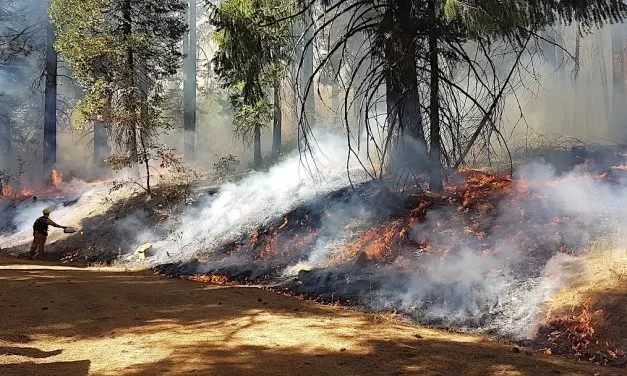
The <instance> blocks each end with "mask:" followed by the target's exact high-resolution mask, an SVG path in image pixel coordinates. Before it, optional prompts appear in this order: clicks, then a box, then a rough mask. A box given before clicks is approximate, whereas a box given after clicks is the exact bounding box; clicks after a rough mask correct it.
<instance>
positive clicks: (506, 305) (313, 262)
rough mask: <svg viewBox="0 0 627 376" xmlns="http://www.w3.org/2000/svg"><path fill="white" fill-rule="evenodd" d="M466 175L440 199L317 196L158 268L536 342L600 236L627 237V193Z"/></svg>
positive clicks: (532, 168) (542, 169)
mask: <svg viewBox="0 0 627 376" xmlns="http://www.w3.org/2000/svg"><path fill="white" fill-rule="evenodd" d="M462 176H463V177H464V179H462V183H461V184H459V185H457V186H449V187H447V190H446V192H445V194H443V195H433V194H428V193H426V194H420V193H419V191H415V192H408V191H395V190H394V189H390V187H389V186H385V185H384V184H383V183H378V184H374V183H370V184H369V185H367V186H364V187H367V188H364V189H362V190H361V191H358V192H357V193H354V194H353V193H348V192H346V191H344V193H343V194H338V195H334V194H329V195H326V196H322V197H318V198H316V199H315V200H313V201H309V202H308V203H307V204H306V205H301V206H299V207H298V208H297V209H295V210H292V211H290V212H288V213H287V214H285V215H284V216H281V217H279V218H276V219H275V220H273V221H270V222H266V223H265V224H264V225H262V226H259V227H257V228H255V229H254V230H252V231H250V232H246V231H244V233H243V234H242V235H241V236H240V237H239V238H238V240H236V241H230V242H226V243H225V244H222V245H220V246H219V247H215V248H212V249H211V251H208V252H198V253H197V255H198V257H197V259H196V260H195V261H194V262H192V263H186V262H180V263H170V264H168V265H163V266H160V267H158V268H157V270H158V271H159V272H162V273H164V274H168V275H195V274H207V275H221V276H226V277H228V279H229V280H232V281H236V282H239V283H256V284H262V285H266V286H271V287H272V288H273V289H275V290H277V291H282V292H285V293H289V294H293V295H299V296H304V297H307V298H311V299H315V300H319V301H324V302H328V303H335V302H340V303H342V304H352V305H357V306H360V307H364V308H366V309H368V310H375V311H379V310H394V311H396V312H402V313H405V314H406V315H407V316H409V317H412V318H413V319H415V320H417V321H419V322H421V323H424V324H429V325H437V326H444V327H453V328H455V329H457V330H472V331H481V332H489V333H493V334H497V335H500V336H503V337H507V338H510V339H517V340H522V339H528V338H531V337H532V336H533V334H534V330H535V328H536V327H537V325H538V323H539V321H540V318H541V316H542V309H543V304H544V303H545V302H546V301H547V299H550V297H551V296H552V294H553V293H554V292H555V291H557V290H558V289H560V288H562V287H564V286H567V285H568V284H569V283H571V282H572V281H573V279H574V278H577V276H578V275H579V274H578V273H577V270H578V269H577V268H574V267H572V266H573V265H577V263H578V262H580V257H579V256H580V255H581V254H582V252H584V249H585V247H586V244H587V243H588V242H589V241H590V240H591V239H595V238H598V237H601V236H603V237H608V238H610V239H611V240H613V241H614V242H620V241H621V238H620V234H621V233H624V230H625V228H624V225H623V224H622V221H621V220H620V218H621V217H623V216H624V214H627V213H624V211H625V209H624V208H625V207H627V206H625V204H627V190H626V189H624V188H622V186H621V185H612V184H608V182H607V181H606V180H604V179H603V178H600V177H598V176H596V175H592V174H591V173H589V172H585V171H581V170H576V171H572V172H570V173H566V174H564V173H561V174H559V173H557V172H556V171H555V169H554V168H552V167H550V166H547V165H544V164H537V163H536V164H530V165H527V166H525V167H523V168H521V169H519V171H518V172H517V174H516V175H515V176H514V178H513V179H511V178H509V177H506V176H495V175H490V174H487V173H483V172H480V171H473V170H468V169H467V170H462ZM338 192H341V191H338ZM382 192H384V193H382ZM382 195H383V196H385V197H388V198H389V199H388V200H383V199H382V197H383V196H382ZM591 197H594V199H591ZM566 271H568V272H566Z"/></svg>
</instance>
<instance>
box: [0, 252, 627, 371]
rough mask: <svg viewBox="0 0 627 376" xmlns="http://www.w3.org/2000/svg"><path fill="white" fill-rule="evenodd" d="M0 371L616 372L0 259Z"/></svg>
mask: <svg viewBox="0 0 627 376" xmlns="http://www.w3.org/2000/svg"><path fill="white" fill-rule="evenodd" d="M0 265H1V267H0V308H1V310H2V314H3V318H2V320H0V354H1V355H0V375H5V376H9V375H68V376H71V375H185V374H194V375H443V376H444V375H552V374H560V375H593V374H597V375H619V374H624V373H622V372H621V370H618V369H612V368H602V367H597V366H594V365H591V364H588V363H583V362H574V361H571V360H565V359H563V358H559V357H555V356H548V355H545V354H542V353H538V352H532V351H526V350H525V349H520V351H514V350H513V348H512V346H508V345H502V344H498V343H496V342H490V341H488V340H487V339H485V338H481V337H477V336H471V335H462V334H454V333H447V332H442V331H436V330H429V329H424V328H420V327H417V326H412V325H407V324H404V323H403V322H401V321H400V320H399V319H398V318H397V317H395V316H394V315H366V314H362V313H358V312H353V311H350V310H346V309H343V308H339V307H327V306H319V305H315V304H313V303H310V302H306V301H301V300H297V299H293V298H289V297H285V296H279V295H275V294H273V293H271V292H268V291H264V290H260V289H257V288H253V287H217V286H210V285H205V284H200V283H196V282H190V281H182V280H174V279H163V278H160V277H157V276H153V275H149V274H147V273H129V272H124V271H121V270H112V269H79V268H70V267H57V266H46V265H42V264H39V265H29V264H27V263H25V262H21V261H17V260H15V259H6V258H5V259H0Z"/></svg>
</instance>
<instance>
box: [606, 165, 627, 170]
mask: <svg viewBox="0 0 627 376" xmlns="http://www.w3.org/2000/svg"><path fill="white" fill-rule="evenodd" d="M610 169H612V170H620V171H627V165H620V166H612V167H610Z"/></svg>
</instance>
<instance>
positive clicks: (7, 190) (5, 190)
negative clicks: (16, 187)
mask: <svg viewBox="0 0 627 376" xmlns="http://www.w3.org/2000/svg"><path fill="white" fill-rule="evenodd" d="M12 195H13V188H11V186H10V185H6V184H3V185H2V196H6V197H9V196H12Z"/></svg>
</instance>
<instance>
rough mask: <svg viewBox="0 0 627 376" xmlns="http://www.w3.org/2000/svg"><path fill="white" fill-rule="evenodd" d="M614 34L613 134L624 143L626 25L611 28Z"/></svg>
mask: <svg viewBox="0 0 627 376" xmlns="http://www.w3.org/2000/svg"><path fill="white" fill-rule="evenodd" d="M611 32H612V67H613V75H612V119H613V121H612V125H613V126H612V130H613V132H612V134H613V135H614V137H616V139H617V141H619V142H623V141H624V140H623V137H624V136H625V132H624V130H623V128H624V127H625V71H624V67H625V61H624V56H625V52H624V25H623V24H615V25H612V26H611Z"/></svg>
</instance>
